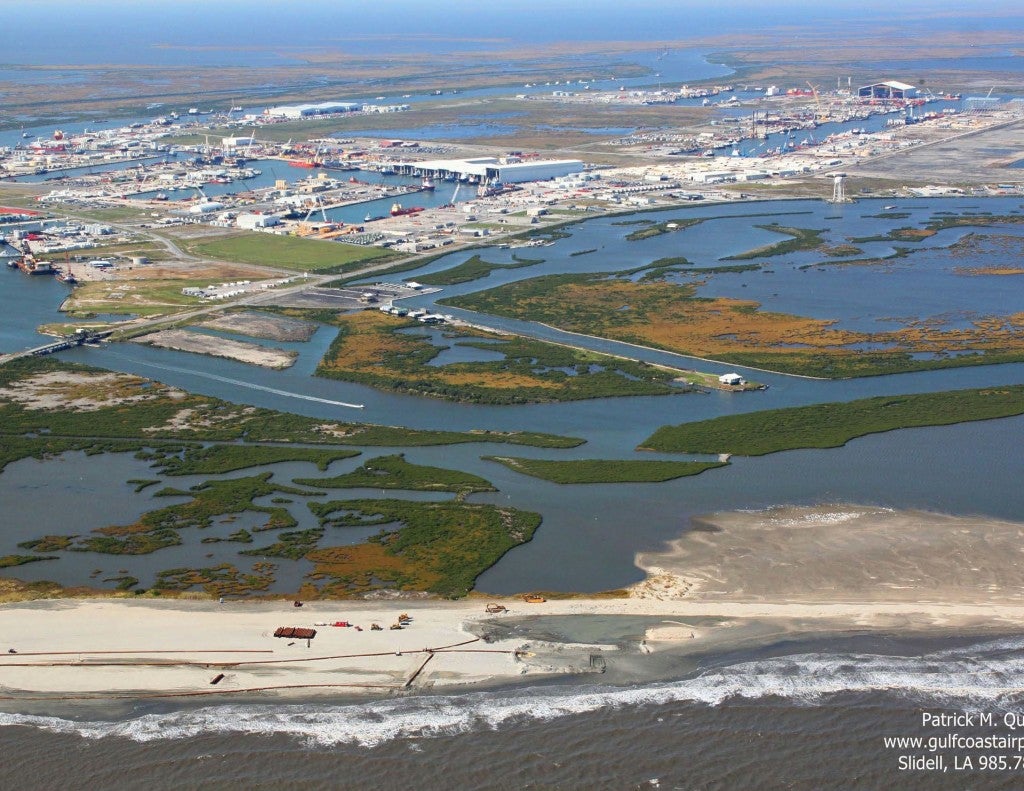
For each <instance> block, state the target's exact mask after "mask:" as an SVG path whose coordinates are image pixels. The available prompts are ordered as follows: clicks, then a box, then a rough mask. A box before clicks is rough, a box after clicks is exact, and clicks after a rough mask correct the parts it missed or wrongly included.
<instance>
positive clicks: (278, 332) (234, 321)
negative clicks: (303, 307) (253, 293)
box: [202, 311, 316, 341]
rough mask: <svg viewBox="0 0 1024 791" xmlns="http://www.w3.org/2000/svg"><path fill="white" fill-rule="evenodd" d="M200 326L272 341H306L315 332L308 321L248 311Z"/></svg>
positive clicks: (212, 320)
mask: <svg viewBox="0 0 1024 791" xmlns="http://www.w3.org/2000/svg"><path fill="white" fill-rule="evenodd" d="M202 326H204V327H209V328H211V329H215V330H223V331H225V332H235V333H238V334H239V335H248V336H250V337H252V338H267V339H269V340H272V341H308V340H309V339H310V338H312V337H313V333H314V332H316V324H313V323H312V322H309V321H302V320H301V319H289V318H285V317H284V316H272V315H270V314H268V313H252V312H248V311H247V312H245V313H229V314H227V315H224V316H218V317H217V318H215V319H211V320H210V321H206V322H203V325H202Z"/></svg>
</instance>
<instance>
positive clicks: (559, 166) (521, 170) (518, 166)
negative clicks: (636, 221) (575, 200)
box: [394, 157, 584, 184]
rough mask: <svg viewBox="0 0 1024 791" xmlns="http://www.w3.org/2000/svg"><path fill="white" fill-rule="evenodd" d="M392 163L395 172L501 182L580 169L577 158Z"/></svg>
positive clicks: (577, 171) (551, 177)
mask: <svg viewBox="0 0 1024 791" xmlns="http://www.w3.org/2000/svg"><path fill="white" fill-rule="evenodd" d="M394 167H395V170H397V171H398V172H399V173H404V174H407V175H413V176H430V177H431V178H434V179H456V180H459V181H471V182H486V183H494V182H501V183H503V184H518V183H520V182H524V181H544V180H546V179H553V178H558V177H559V176H568V175H570V174H572V173H582V172H583V170H584V165H583V163H582V162H581V161H580V160H578V159H545V160H534V161H530V162H521V161H516V162H507V161H502V160H500V159H497V158H495V157H478V158H476V159H432V160H424V161H422V162H402V163H399V164H396V165H395V166H394Z"/></svg>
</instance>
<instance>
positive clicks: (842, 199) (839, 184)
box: [828, 173, 852, 203]
mask: <svg viewBox="0 0 1024 791" xmlns="http://www.w3.org/2000/svg"><path fill="white" fill-rule="evenodd" d="M828 175H830V176H831V177H832V200H831V201H829V203H851V202H852V201H851V200H850V199H849V198H848V197H846V174H845V173H829V174H828Z"/></svg>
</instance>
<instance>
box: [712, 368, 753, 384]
mask: <svg viewBox="0 0 1024 791" xmlns="http://www.w3.org/2000/svg"><path fill="white" fill-rule="evenodd" d="M718 381H719V382H721V383H722V384H724V385H728V386H729V387H735V386H737V385H745V384H746V383H747V380H746V379H744V378H743V377H742V376H740V375H739V374H738V373H736V372H735V371H733V372H732V373H727V374H722V375H721V376H719V377H718Z"/></svg>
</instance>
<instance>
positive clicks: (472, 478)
mask: <svg viewBox="0 0 1024 791" xmlns="http://www.w3.org/2000/svg"><path fill="white" fill-rule="evenodd" d="M294 483H297V484H299V485H300V486H314V487H317V488H321V489H359V488H365V489H408V490H414V491H428V492H463V493H466V494H468V493H470V492H493V491H496V489H495V488H494V487H493V486H492V485H491V483H490V481H487V480H485V479H483V478H481V477H479V476H478V475H471V474H470V473H468V472H461V471H460V470H449V469H445V468H444V467H428V466H425V465H422V464H411V463H409V462H407V461H406V460H405V456H404V455H403V454H401V453H399V454H395V455H393V456H378V457H377V458H375V459H369V460H368V461H367V462H366V463H365V464H363V465H362V466H361V467H357V468H356V469H354V470H352V472H350V473H346V474H345V475H338V476H335V477H334V478H296V479H295V481H294Z"/></svg>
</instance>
